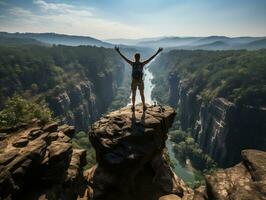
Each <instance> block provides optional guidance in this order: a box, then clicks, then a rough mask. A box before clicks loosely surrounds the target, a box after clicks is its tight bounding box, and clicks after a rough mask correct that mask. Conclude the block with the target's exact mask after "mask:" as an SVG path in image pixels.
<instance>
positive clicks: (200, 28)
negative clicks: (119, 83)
mask: <svg viewBox="0 0 266 200" xmlns="http://www.w3.org/2000/svg"><path fill="white" fill-rule="evenodd" d="M0 31H7V32H38V33H39V32H56V33H64V34H71V35H85V36H91V37H96V38H99V39H111V38H132V39H134V38H147V37H158V36H181V37H184V36H210V35H224V36H231V37H235V36H266V0H0Z"/></svg>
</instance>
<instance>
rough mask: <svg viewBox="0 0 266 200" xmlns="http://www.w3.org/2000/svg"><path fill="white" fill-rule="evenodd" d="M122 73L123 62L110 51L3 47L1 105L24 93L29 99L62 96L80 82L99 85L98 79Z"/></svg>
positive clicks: (55, 47)
mask: <svg viewBox="0 0 266 200" xmlns="http://www.w3.org/2000/svg"><path fill="white" fill-rule="evenodd" d="M117 63H120V66H118V65H117ZM118 70H122V63H121V61H120V59H119V57H118V56H117V54H116V53H115V52H114V51H112V50H110V49H105V48H97V47H88V46H79V47H68V46H53V47H45V46H38V45H24V46H0V106H1V105H3V102H4V101H5V99H6V97H7V96H12V94H14V92H20V93H22V91H23V94H24V95H28V96H32V95H37V94H44V93H48V92H50V93H51V92H57V93H58V92H59V91H60V90H63V89H65V88H67V87H71V86H72V85H73V84H75V82H77V81H79V80H80V79H84V78H86V79H89V80H90V81H92V82H96V81H97V77H100V76H102V75H104V74H108V73H117V71H118Z"/></svg>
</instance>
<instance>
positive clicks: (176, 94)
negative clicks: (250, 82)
mask: <svg viewBox="0 0 266 200" xmlns="http://www.w3.org/2000/svg"><path fill="white" fill-rule="evenodd" d="M180 76H181V75H180V74H178V73H174V74H171V75H170V76H169V88H170V90H169V103H170V105H173V106H176V105H177V104H179V107H180V116H181V120H180V122H181V127H182V129H183V130H187V129H190V130H191V133H192V136H193V138H194V139H195V141H196V142H197V143H198V144H199V146H200V148H201V149H202V150H203V152H204V153H206V154H208V155H210V156H211V157H212V158H213V159H214V160H215V161H217V163H218V164H219V166H220V167H223V168H225V167H231V166H233V165H235V164H237V163H239V162H240V161H241V159H242V158H241V151H242V150H244V149H250V148H252V149H259V150H262V151H266V145H265V144H266V134H265V130H266V123H265V121H266V109H265V108H258V107H253V106H248V105H247V106H245V105H243V106H238V105H236V104H234V103H233V102H231V101H229V100H228V99H225V98H222V97H217V98H214V99H212V100H211V101H208V102H206V101H203V100H202V97H201V96H200V94H199V93H198V91H197V90H194V89H193V85H191V84H189V83H188V81H187V80H186V79H182V77H180Z"/></svg>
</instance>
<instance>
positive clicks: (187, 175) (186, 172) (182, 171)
mask: <svg viewBox="0 0 266 200" xmlns="http://www.w3.org/2000/svg"><path fill="white" fill-rule="evenodd" d="M152 79H153V75H152V73H151V72H150V71H149V65H148V66H146V67H145V69H144V86H145V87H144V94H145V101H146V103H148V104H150V105H152V104H153V102H154V101H155V100H154V99H152V98H151V92H152V89H153V87H154V85H153V84H152ZM130 99H131V97H130ZM137 103H141V98H140V94H139V91H137V95H136V104H137ZM129 104H130V103H129ZM166 146H167V149H168V152H169V157H170V160H171V161H173V163H174V169H173V170H174V172H175V173H176V175H177V176H179V177H180V178H182V179H183V180H184V181H185V182H187V183H188V182H191V183H192V182H193V181H194V180H195V179H194V174H193V170H192V169H189V168H186V167H183V166H181V165H180V163H179V161H178V160H177V159H176V158H175V154H174V151H173V142H171V141H170V140H169V139H168V140H167V142H166Z"/></svg>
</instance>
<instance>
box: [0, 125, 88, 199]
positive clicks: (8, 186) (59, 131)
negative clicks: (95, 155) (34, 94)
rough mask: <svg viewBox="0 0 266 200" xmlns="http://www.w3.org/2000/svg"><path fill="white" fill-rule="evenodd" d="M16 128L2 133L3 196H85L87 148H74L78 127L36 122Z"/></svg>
mask: <svg viewBox="0 0 266 200" xmlns="http://www.w3.org/2000/svg"><path fill="white" fill-rule="evenodd" d="M17 129H19V127H17ZM12 131H13V129H9V130H8V129H6V130H5V133H3V132H2V133H0V135H1V137H0V199H27V200H30V199H76V198H77V197H78V196H83V194H82V193H83V191H85V187H86V184H85V183H86V180H85V179H84V177H83V166H84V165H85V164H86V152H85V151H84V150H79V149H73V148H72V144H71V137H72V136H73V134H74V127H72V126H68V125H63V126H58V125H57V123H52V124H48V125H46V126H40V125H38V123H37V122H35V123H32V124H28V125H24V126H22V127H20V129H19V130H17V131H15V132H12ZM8 132H9V133H8Z"/></svg>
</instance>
